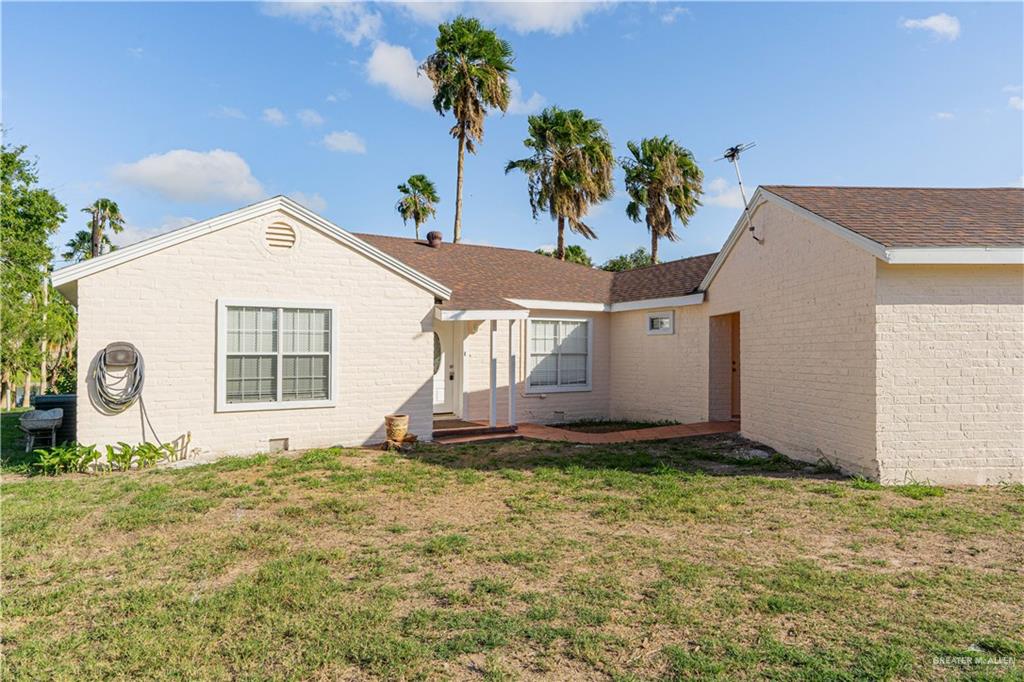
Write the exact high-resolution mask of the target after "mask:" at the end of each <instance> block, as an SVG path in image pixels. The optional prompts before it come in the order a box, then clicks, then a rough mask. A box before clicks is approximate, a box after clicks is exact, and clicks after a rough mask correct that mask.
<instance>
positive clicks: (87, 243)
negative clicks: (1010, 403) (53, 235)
mask: <svg viewBox="0 0 1024 682" xmlns="http://www.w3.org/2000/svg"><path fill="white" fill-rule="evenodd" d="M64 248H65V249H67V251H65V252H64V253H62V254H61V255H60V256H61V258H63V259H64V260H66V261H74V262H76V263H79V262H81V261H83V260H88V259H89V258H92V233H91V232H90V231H89V230H79V231H78V232H76V233H75V236H74V237H72V238H71V239H69V240H68V241H67V243H66V244H64ZM116 250H117V247H116V246H114V245H113V244H111V243H110V239H109V238H108V237H107V235H105V234H104V235H103V236H102V237H100V252H101V253H109V252H110V251H116Z"/></svg>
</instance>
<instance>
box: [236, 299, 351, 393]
mask: <svg viewBox="0 0 1024 682" xmlns="http://www.w3.org/2000/svg"><path fill="white" fill-rule="evenodd" d="M334 315H335V313H334V309H333V308H332V307H329V306H317V305H298V304H290V303H289V304H277V303H253V302H236V301H221V302H220V303H219V305H218V320H217V327H218V333H219V336H218V344H217V349H218V351H217V354H218V357H217V388H218V390H217V409H218V410H220V411H225V412H229V411H232V410H259V409H286V408H295V407H326V406H330V405H333V404H334V387H333V384H332V380H331V379H332V377H333V376H334V372H333V366H334V355H335V352H334V351H335V329H334V324H335V320H334Z"/></svg>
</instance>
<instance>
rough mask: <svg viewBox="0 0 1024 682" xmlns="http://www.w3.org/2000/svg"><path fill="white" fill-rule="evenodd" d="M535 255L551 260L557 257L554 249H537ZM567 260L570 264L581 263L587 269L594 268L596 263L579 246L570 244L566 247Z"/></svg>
mask: <svg viewBox="0 0 1024 682" xmlns="http://www.w3.org/2000/svg"><path fill="white" fill-rule="evenodd" d="M534 253H539V254H540V255H542V256H548V257H550V258H554V257H555V252H554V250H552V249H537V250H536V251H534ZM565 260H567V261H568V262H570V263H579V264H580V265H586V266H587V267H591V268H592V267H594V262H593V261H592V260H590V256H589V255H588V254H587V252H586V251H584V250H583V247H582V246H580V245H579V244H570V245H569V246H567V247H565Z"/></svg>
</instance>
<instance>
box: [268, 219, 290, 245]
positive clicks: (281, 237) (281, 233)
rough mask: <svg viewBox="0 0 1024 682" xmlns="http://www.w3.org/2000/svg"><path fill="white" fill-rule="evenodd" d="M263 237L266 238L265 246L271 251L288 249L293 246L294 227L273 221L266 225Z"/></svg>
mask: <svg viewBox="0 0 1024 682" xmlns="http://www.w3.org/2000/svg"><path fill="white" fill-rule="evenodd" d="M264 238H265V239H266V240H267V246H269V247H270V248H271V250H273V251H276V250H278V249H281V250H284V249H290V248H292V247H293V246H295V229H294V228H293V227H292V226H291V225H285V224H284V223H274V224H273V225H269V226H267V232H266V234H265V235H264Z"/></svg>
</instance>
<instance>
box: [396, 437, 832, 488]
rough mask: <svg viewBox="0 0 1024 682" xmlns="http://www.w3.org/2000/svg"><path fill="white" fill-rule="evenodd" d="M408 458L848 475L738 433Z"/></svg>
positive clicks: (434, 448)
mask: <svg viewBox="0 0 1024 682" xmlns="http://www.w3.org/2000/svg"><path fill="white" fill-rule="evenodd" d="M409 457H410V459H415V460H418V461H421V462H426V463H429V464H436V465H440V466H445V467H449V468H452V469H477V470H480V471H498V470H506V469H507V470H528V469H538V468H555V469H569V468H585V469H609V470H617V471H626V472H630V473H640V474H642V473H651V474H654V473H658V472H660V471H664V470H665V469H666V468H668V469H675V470H678V471H681V472H691V473H698V472H700V473H704V474H709V475H712V476H768V477H778V478H797V477H799V478H816V479H823V480H843V479H845V478H847V477H846V476H844V475H843V474H842V473H840V472H839V471H838V470H837V469H836V468H835V467H833V466H832V465H831V464H829V463H828V462H825V461H822V462H820V463H817V464H815V463H808V462H800V461H796V460H792V459H789V458H788V457H786V456H784V455H782V454H779V453H778V452H775V451H774V450H772V449H771V448H769V447H768V446H766V445H762V444H760V443H756V442H754V441H750V440H746V439H745V438H741V437H740V436H737V435H736V434H721V435H714V436H691V437H687V438H676V439H673V440H664V441H650V442H643V443H619V444H611V445H580V444H575V443H556V442H549V441H534V440H528V439H527V440H517V441H499V442H491V443H470V444H465V445H430V444H424V445H421V446H420V447H419V448H418V449H417V450H416V451H415V452H414V453H412V454H411V455H409Z"/></svg>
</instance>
